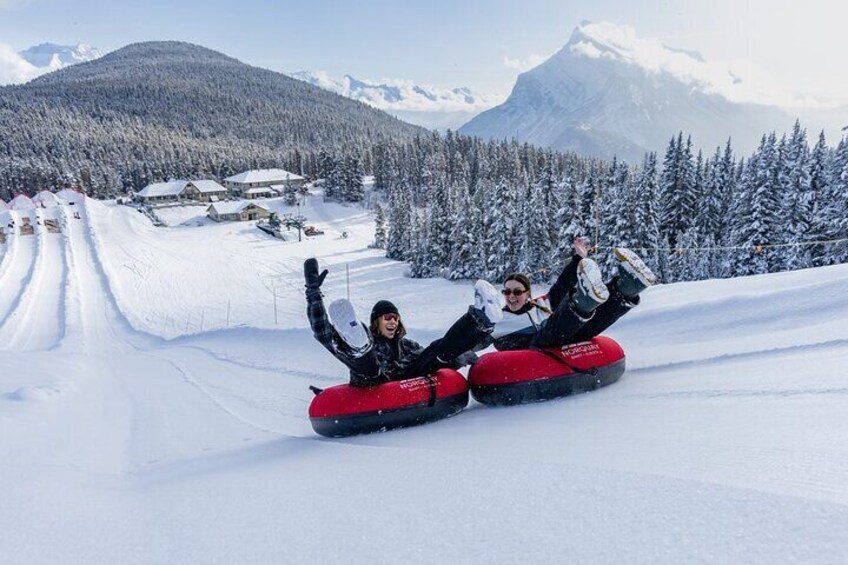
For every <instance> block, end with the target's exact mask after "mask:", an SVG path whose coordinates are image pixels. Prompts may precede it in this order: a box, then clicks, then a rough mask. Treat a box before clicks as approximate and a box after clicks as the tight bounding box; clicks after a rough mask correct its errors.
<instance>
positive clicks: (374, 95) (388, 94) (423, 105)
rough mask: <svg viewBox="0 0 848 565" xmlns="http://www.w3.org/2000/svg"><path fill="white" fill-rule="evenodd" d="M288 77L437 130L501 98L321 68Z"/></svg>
mask: <svg viewBox="0 0 848 565" xmlns="http://www.w3.org/2000/svg"><path fill="white" fill-rule="evenodd" d="M289 76H291V77H292V78H296V79H298V80H302V81H304V82H308V83H309V84H313V85H315V86H319V87H321V88H323V89H325V90H329V91H330V92H335V93H336V94H340V95H342V96H345V97H347V98H352V99H354V100H359V101H360V102H364V103H365V104H368V105H370V106H374V107H375V108H379V109H381V110H385V111H386V112H388V113H390V114H392V115H394V116H397V117H398V118H400V119H402V120H404V121H407V122H409V123H412V124H416V125H420V126H423V127H426V128H430V129H438V130H446V129H456V128H458V127H459V126H461V125H462V124H464V123H466V122H467V121H468V120H470V119H471V118H472V117H474V116H475V115H477V114H478V113H480V112H481V111H483V110H486V109H489V108H491V107H492V106H494V105H495V104H498V103H499V102H501V101H502V100H503V97H501V96H498V95H491V94H482V93H478V92H474V91H472V90H471V89H469V88H468V87H464V86H463V87H457V88H451V89H447V88H439V87H435V86H432V85H421V84H416V83H415V82H413V81H411V80H403V79H386V80H383V81H367V80H359V79H356V78H354V77H352V76H350V75H345V76H344V77H342V78H341V79H339V78H334V77H332V76H330V75H328V74H327V73H325V72H323V71H316V72H310V71H299V72H296V73H291V74H290V75H289Z"/></svg>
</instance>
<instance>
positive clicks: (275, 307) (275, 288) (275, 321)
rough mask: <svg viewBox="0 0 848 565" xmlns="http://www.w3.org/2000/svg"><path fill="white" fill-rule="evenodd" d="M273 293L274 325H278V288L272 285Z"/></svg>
mask: <svg viewBox="0 0 848 565" xmlns="http://www.w3.org/2000/svg"><path fill="white" fill-rule="evenodd" d="M271 292H273V293H274V325H275V326H276V325H277V286H276V285H271Z"/></svg>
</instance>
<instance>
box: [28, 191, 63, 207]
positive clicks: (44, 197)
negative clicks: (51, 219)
mask: <svg viewBox="0 0 848 565" xmlns="http://www.w3.org/2000/svg"><path fill="white" fill-rule="evenodd" d="M32 201H33V202H35V203H36V204H44V205H45V206H56V205H57V204H58V203H59V201H58V200H56V195H55V194H53V193H52V192H50V191H49V190H42V191H41V192H39V193H38V194H36V195H35V196H34V197H33V199H32Z"/></svg>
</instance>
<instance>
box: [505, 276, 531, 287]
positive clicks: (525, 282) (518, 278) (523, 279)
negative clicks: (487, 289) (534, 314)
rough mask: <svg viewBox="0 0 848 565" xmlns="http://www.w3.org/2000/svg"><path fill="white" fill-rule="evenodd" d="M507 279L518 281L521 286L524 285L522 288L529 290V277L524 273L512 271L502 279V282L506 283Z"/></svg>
mask: <svg viewBox="0 0 848 565" xmlns="http://www.w3.org/2000/svg"><path fill="white" fill-rule="evenodd" d="M509 281H516V282H519V283H521V286H523V287H524V290H530V277H528V276H527V275H525V274H524V273H512V274H510V275H508V276H507V277H506V278H505V279H504V284H506V283H508V282H509Z"/></svg>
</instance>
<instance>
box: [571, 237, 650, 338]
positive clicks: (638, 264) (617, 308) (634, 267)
mask: <svg viewBox="0 0 848 565" xmlns="http://www.w3.org/2000/svg"><path fill="white" fill-rule="evenodd" d="M615 257H616V259H618V275H617V276H615V277H613V278H612V280H611V281H610V282H609V284H608V285H607V288H608V290H609V296H610V298H609V300H607V301H606V302H605V303H604V304H603V305H601V306H600V307H599V308H598V309H597V311H596V312H595V316H594V317H593V318H592V320H591V321H590V322H588V323H587V324H586V325H585V326H583V327H582V328H580V331H579V332H578V333H577V334H575V336H574V341H575V342H577V341H587V340H589V339H592V338H593V337H595V336H597V335H600V334H601V333H603V332H604V331H606V330H607V328H609V327H610V326H611V325H613V324H614V323H615V322H617V321H618V320H619V319H620V318H621V317H622V316H624V315H625V314H627V313H628V312H629V311H630V310H631V309H632V308H633V307H635V306H638V305H639V302H640V298H639V293H640V292H642V291H643V290H645V289H646V288H648V287H649V286H651V285H653V284H655V283H656V282H657V277H656V275H654V273H653V272H652V271H651V269H650V268H648V266H647V265H645V263H644V262H643V261H642V259H640V258H639V256H638V255H636V254H635V253H634V252H632V251H630V250H629V249H625V248H623V247H619V248H616V249H615Z"/></svg>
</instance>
